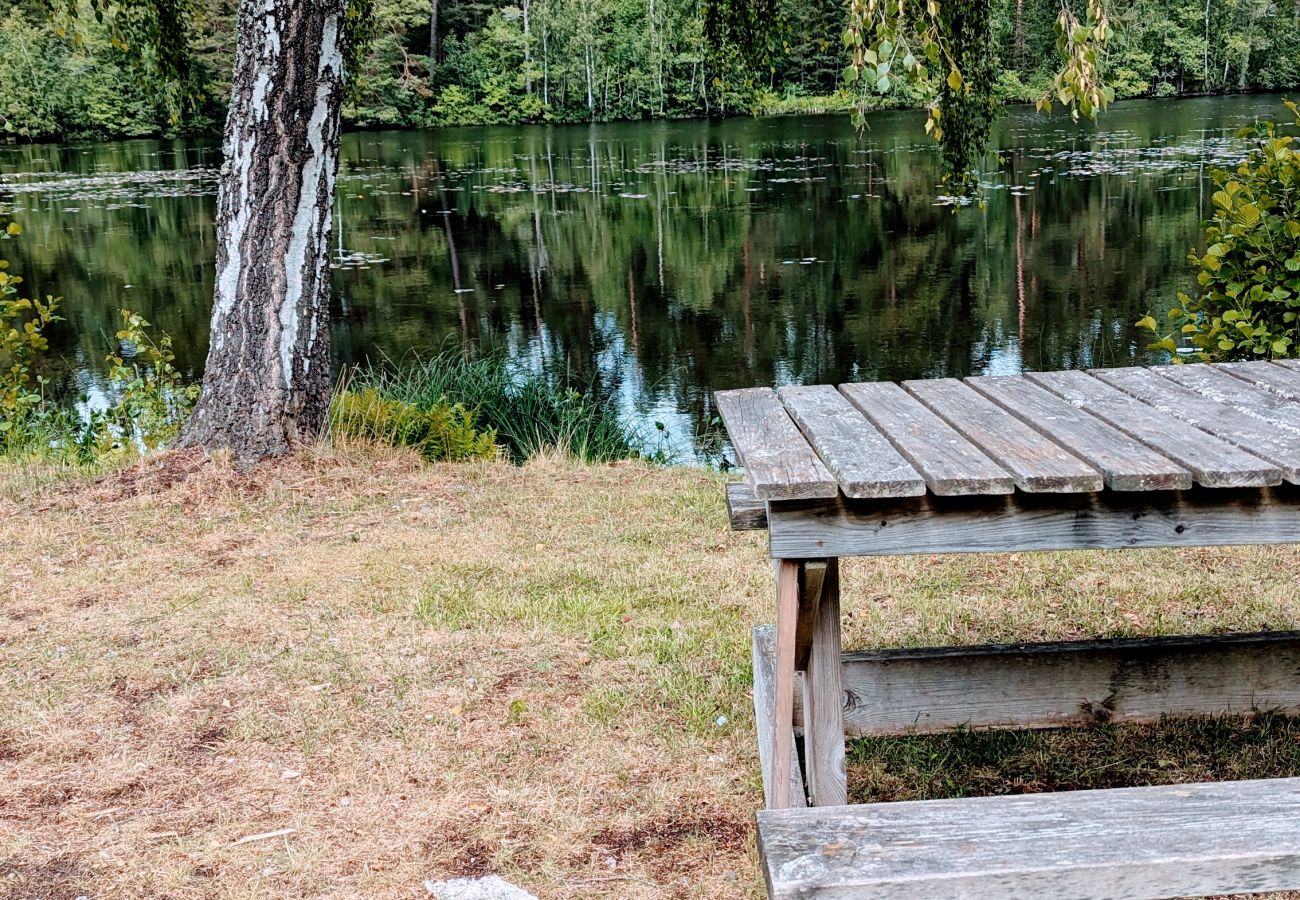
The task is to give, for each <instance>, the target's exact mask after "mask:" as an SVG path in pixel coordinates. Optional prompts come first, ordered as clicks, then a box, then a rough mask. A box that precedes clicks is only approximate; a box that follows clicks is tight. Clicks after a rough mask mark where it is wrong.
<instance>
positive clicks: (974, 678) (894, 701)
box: [794, 631, 1300, 737]
mask: <svg viewBox="0 0 1300 900" xmlns="http://www.w3.org/2000/svg"><path fill="white" fill-rule="evenodd" d="M843 659H844V676H843V690H844V691H845V695H846V699H845V708H844V730H845V733H846V734H848V735H851V736H858V737H860V736H867V735H902V734H929V733H935V732H943V731H950V730H952V729H954V728H959V727H967V728H972V729H981V728H989V729H1010V728H1015V729H1022V728H1062V727H1066V726H1070V725H1089V724H1093V723H1096V722H1135V723H1136V722H1155V721H1158V720H1159V719H1160V718H1161V717H1162V716H1207V715H1249V714H1251V713H1253V712H1256V711H1259V710H1272V711H1277V712H1281V713H1284V714H1287V715H1300V631H1283V632H1271V633H1259V634H1233V635H1214V636H1195V637H1165V638H1123V639H1118V640H1101V641H1070V642H1067V643H1051V644H1005V645H985V646H978V647H941V648H927V649H914V650H877V651H868V652H857V653H845V654H844V655H843ZM804 716H805V714H804V711H803V709H802V708H799V707H796V709H795V717H794V720H795V725H796V727H798V726H799V725H801V724H802V723H803V721H804Z"/></svg>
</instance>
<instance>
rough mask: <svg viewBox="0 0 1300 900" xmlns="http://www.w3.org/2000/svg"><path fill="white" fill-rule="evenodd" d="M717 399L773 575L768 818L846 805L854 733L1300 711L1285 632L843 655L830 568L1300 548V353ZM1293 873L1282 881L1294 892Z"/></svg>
mask: <svg viewBox="0 0 1300 900" xmlns="http://www.w3.org/2000/svg"><path fill="white" fill-rule="evenodd" d="M716 404H717V408H718V411H719V413H720V414H721V416H722V419H723V421H724V423H725V425H726V428H727V431H728V433H729V435H730V438H731V442H732V445H733V447H734V448H735V452H736V455H737V457H738V459H739V461H740V463H741V464H742V465H743V467H744V472H745V476H746V482H745V483H744V484H743V485H742V484H734V485H731V486H729V489H728V499H729V506H730V508H731V513H732V521H733V526H734V527H737V528H766V529H767V531H768V536H769V548H770V553H771V556H772V558H773V559H774V561H775V567H776V581H777V613H776V627H775V631H772V630H771V629H770V628H767V629H765V628H759V629H756V630H755V641H754V647H755V704H756V713H757V722H758V728H759V749H760V758H761V760H762V763H763V769H764V786H765V792H766V797H767V806H768V808H769V810H783V809H785V808H787V807H791V806H803V805H805V804H806V805H810V806H839V805H843V804H846V803H847V785H846V781H845V770H844V739H845V734H846V722H847V724H848V732H849V734H900V733H908V732H914V731H922V732H923V731H937V730H942V729H945V728H951V727H956V726H962V725H965V726H970V727H994V728H1013V727H1053V726H1059V725H1063V724H1070V723H1078V722H1087V721H1097V720H1110V721H1153V720H1155V719H1158V718H1159V717H1160V716H1162V715H1166V714H1175V715H1196V714H1210V713H1250V712H1251V711H1253V710H1256V709H1281V710H1284V711H1288V712H1300V633H1296V632H1286V633H1274V634H1266V635H1244V636H1229V637H1216V638H1209V637H1198V636H1190V637H1183V638H1173V639H1149V640H1130V641H1090V642H1078V643H1070V644H1067V643H1061V644H1043V645H1033V646H1024V645H1019V646H1015V647H992V648H989V647H985V648H932V649H928V650H921V651H916V650H909V651H902V650H899V651H877V652H874V653H871V654H856V655H853V654H850V655H847V656H846V655H845V654H842V652H841V647H840V610H839V604H840V597H839V565H838V561H839V558H840V557H845V556H879V555H893V554H915V553H926V554H929V553H974V552H1009V551H1032V550H1077V549H1106V548H1125V547H1191V546H1207V545H1224V544H1266V543H1291V542H1300V362H1297V361H1278V362H1268V361H1258V362H1241V363H1224V364H1216V365H1206V364H1192V365H1170V366H1156V367H1152V368H1120V369H1104V370H1093V371H1088V372H1083V371H1064V372H1039V373H1027V374H1025V375H1019V376H988V377H977V378H966V379H953V378H940V379H926V380H917V381H904V382H901V383H890V382H877V383H853V384H842V385H838V386H834V385H811V386H787V387H782V388H780V389H778V390H772V389H769V388H749V389H742V390H732V391H723V392H719V393H718V394H716ZM796 686H801V690H798V691H796ZM846 688H847V690H846ZM796 694H798V700H799V701H800V702H799V703H796ZM796 727H802V735H803V754H802V765H800V760H799V759H798V758H797V757H796V756H795V755H794V752H793V746H794V730H795V728H796ZM805 782H806V788H805ZM805 790H806V792H805ZM1080 793H1087V792H1080ZM1216 796H1217V795H1216ZM1297 796H1300V794H1297ZM771 815H772V814H763V815H760V843H762V840H763V835H762V831H763V823H764V821H765V818H764V816H768V818H767V821H768V822H769V823H776V822H778V821H785V820H778V819H774V818H771V817H770V816H771ZM772 828H774V829H775V828H776V825H775V824H773V825H772ZM774 833H775V832H774ZM787 836H788V835H787ZM773 839H774V840H775V838H773ZM1298 852H1300V851H1298ZM1297 860H1300V856H1298V857H1297ZM1284 868H1285V867H1284ZM1292 868H1294V869H1296V870H1297V871H1296V872H1293V873H1291V874H1288V875H1287V876H1285V877H1283V878H1281V880H1282V881H1288V882H1300V865H1297V866H1294V867H1292ZM1151 871H1155V870H1154V869H1151ZM772 877H773V876H772V873H771V872H770V871H769V883H770V884H774V883H776V882H773V881H772ZM778 882H779V879H778ZM1270 883H1272V882H1270ZM1206 884H1212V885H1220V887H1221V886H1222V882H1221V881H1215V882H1212V883H1211V882H1206ZM1289 886H1292V887H1300V883H1297V884H1290V885H1289ZM1207 890H1210V888H1207ZM774 893H779V892H778V891H776V890H775V888H774ZM796 895H797V896H804V894H790V896H796ZM1138 895H1142V896H1165V895H1161V894H1141V893H1140V892H1139V893H1138V894H1132V896H1138ZM1124 896H1130V895H1128V894H1125V895H1124Z"/></svg>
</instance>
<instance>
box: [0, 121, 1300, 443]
mask: <svg viewBox="0 0 1300 900" xmlns="http://www.w3.org/2000/svg"><path fill="white" fill-rule="evenodd" d="M1280 110H1281V102H1280V98H1278V97H1274V96H1266V95H1261V96H1252V97H1228V98H1206V99H1195V100H1181V101H1176V102H1170V101H1133V102H1125V103H1119V104H1116V105H1115V106H1114V107H1112V110H1111V111H1110V112H1108V113H1107V114H1105V115H1104V116H1103V118H1102V120H1101V122H1100V123H1099V124H1098V125H1097V126H1092V125H1087V124H1074V123H1072V122H1070V121H1069V120H1068V118H1062V117H1056V118H1045V117H1042V116H1039V115H1037V114H1036V113H1034V112H1033V111H1032V110H1031V109H1029V108H1019V107H1017V108H1012V109H1010V110H1008V111H1007V114H1006V115H1005V117H1004V118H1003V120H1002V121H1001V123H1000V125H999V126H998V128H997V129H996V133H995V138H994V140H995V145H996V148H997V155H996V159H995V158H994V157H993V156H990V158H989V161H988V164H987V168H988V172H987V174H986V181H987V183H988V184H987V187H988V194H987V204H986V205H985V207H984V208H983V209H980V208H966V209H960V210H956V211H954V210H953V208H952V207H950V206H946V205H943V204H942V203H941V202H937V200H936V197H937V195H938V193H939V191H938V186H937V181H938V177H939V167H938V158H937V154H936V152H935V150H934V148H933V147H932V146H931V145H930V144H929V143H928V141H927V140H926V139H925V138H924V137H923V135H922V124H923V121H924V119H923V116H922V114H921V113H918V112H900V113H886V114H880V115H876V116H874V117H872V119H871V122H870V129H869V130H868V131H866V132H863V133H858V132H857V131H855V129H854V128H853V127H852V125H851V124H850V123H849V122H848V121H847V120H846V119H844V118H839V117H809V118H782V119H759V120H752V119H736V120H730V121H725V122H704V121H685V122H665V123H635V124H612V125H597V126H592V127H582V126H572V127H562V128H550V127H542V126H537V127H512V128H458V129H443V130H434V131H424V132H376V133H364V134H352V135H348V136H346V137H345V139H344V145H343V152H342V164H341V171H340V179H339V192H338V199H337V202H336V219H335V221H336V236H335V239H336V249H335V253H334V260H333V263H334V272H333V284H334V303H333V347H334V359H335V364H336V366H342V365H345V364H348V363H353V362H360V361H365V360H382V359H388V360H401V359H402V358H403V357H405V356H406V355H408V354H411V353H420V352H429V351H433V350H438V349H446V348H449V347H450V348H463V349H464V350H465V352H469V353H477V352H480V351H481V350H482V348H484V347H486V346H489V345H492V346H502V347H505V348H507V350H508V352H509V353H510V354H512V355H513V356H514V357H515V358H517V359H519V360H520V361H521V362H524V363H526V364H528V365H531V366H537V367H540V366H547V367H551V368H553V369H554V370H557V371H563V372H566V373H568V374H569V375H571V376H572V377H574V378H576V379H578V380H580V381H582V382H584V383H589V384H592V385H594V386H596V388H597V389H598V390H600V391H603V392H605V393H607V394H609V395H610V396H613V397H616V398H618V401H619V403H620V404H621V405H622V408H623V410H624V412H625V414H626V416H627V417H628V418H629V420H632V421H635V422H637V423H640V424H642V425H644V426H646V427H649V428H652V427H653V423H655V422H662V423H664V425H665V427H666V433H667V435H668V440H669V441H670V442H671V444H672V445H673V446H674V447H675V448H676V449H678V450H679V451H681V452H683V453H685V454H686V455H689V454H690V453H691V452H693V450H695V449H696V446H697V445H696V442H695V436H696V435H698V434H699V433H700V432H701V430H702V426H703V425H704V424H705V423H707V422H708V421H709V420H710V419H711V418H712V415H713V414H712V408H711V393H712V391H714V390H717V389H722V388H730V387H739V386H750V385H755V384H779V383H788V382H808V383H813V382H827V381H842V380H854V379H858V380H861V379H876V378H916V377H922V376H944V375H956V376H961V375H971V374H983V373H1011V372H1018V371H1021V370H1028V369H1057V368H1074V367H1085V366H1100V365H1125V364H1130V363H1139V362H1150V361H1153V357H1152V356H1151V355H1150V354H1149V353H1148V351H1146V350H1145V344H1146V339H1145V338H1144V336H1143V335H1141V334H1139V333H1137V332H1136V331H1135V329H1134V328H1133V322H1134V321H1136V320H1137V319H1138V318H1140V317H1141V316H1142V315H1143V314H1145V313H1146V312H1148V311H1155V312H1156V313H1157V314H1159V313H1160V312H1162V311H1163V309H1164V308H1165V307H1166V306H1167V305H1168V304H1169V303H1170V301H1171V300H1172V299H1173V298H1174V295H1175V294H1176V292H1177V291H1178V290H1180V289H1185V288H1187V287H1188V286H1189V285H1190V284H1191V283H1192V277H1191V275H1192V273H1191V270H1190V269H1189V268H1188V265H1187V262H1186V259H1185V256H1186V253H1187V251H1188V250H1189V249H1190V248H1191V247H1193V246H1194V245H1196V244H1198V243H1199V242H1200V225H1199V223H1200V221H1201V219H1202V218H1204V216H1205V215H1206V212H1207V209H1208V203H1209V195H1210V193H1211V190H1212V189H1211V186H1210V182H1209V172H1210V169H1211V168H1212V167H1214V166H1216V165H1218V166H1222V165H1226V164H1229V163H1232V162H1234V161H1235V160H1237V159H1239V158H1240V157H1241V154H1242V148H1241V145H1240V144H1239V143H1238V142H1237V141H1235V140H1234V139H1233V137H1232V136H1233V133H1234V132H1235V130H1236V129H1237V128H1238V127H1239V126H1240V125H1242V124H1243V123H1247V122H1249V121H1251V120H1253V119H1254V118H1256V117H1258V116H1275V115H1276V114H1278V112H1279V111H1280ZM219 165H220V159H219V150H218V147H217V145H216V143H215V142H211V141H179V140H177V141H126V142H119V143H109V144H78V145H66V146H52V145H36V146H13V145H10V146H3V147H0V211H4V212H9V213H11V214H12V215H13V216H14V217H15V218H16V219H17V220H18V221H19V222H20V223H21V224H22V225H23V226H24V229H25V231H24V234H23V236H22V237H21V238H20V239H19V240H17V241H12V242H8V243H6V244H5V245H4V246H3V247H2V248H0V249H2V250H3V252H4V255H5V256H7V257H8V258H9V259H10V260H11V262H12V265H13V268H12V270H11V271H14V272H16V273H20V274H21V275H23V277H24V278H25V279H26V282H27V285H26V287H27V293H32V294H41V295H44V294H52V295H55V296H61V297H63V298H64V308H63V314H64V316H65V317H66V319H67V322H65V323H63V324H61V325H60V326H59V327H58V328H57V329H55V330H54V331H52V332H51V337H52V345H53V346H52V352H53V354H54V356H55V358H54V359H52V360H51V361H50V362H49V363H48V364H47V374H50V375H52V376H53V377H55V379H56V381H57V383H58V384H60V385H61V387H62V389H63V390H64V391H67V392H70V393H73V392H75V393H81V392H87V391H89V392H91V393H92V394H93V393H94V389H95V384H96V379H97V377H98V373H99V372H100V371H101V369H102V358H103V356H104V353H105V351H106V349H107V348H108V342H109V336H111V334H112V333H113V331H114V330H115V328H116V322H115V310H116V309H117V308H119V307H123V306H125V307H129V308H131V309H133V310H137V311H139V312H141V313H143V314H144V315H145V316H146V318H148V319H149V320H150V321H152V322H154V323H155V324H156V325H157V326H158V327H159V328H161V329H164V330H166V331H168V332H170V333H171V334H172V335H173V336H174V338H175V341H176V349H177V353H178V356H179V361H180V364H181V366H182V367H183V368H184V369H186V370H187V371H189V372H191V373H193V374H194V376H195V377H198V376H199V375H200V374H201V369H202V365H203V359H204V356H205V354H206V350H207V328H208V315H209V310H210V308H211V296H212V279H213V256H214V253H215V249H214V244H215V236H214V230H213V222H212V219H213V210H214V205H215V197H214V194H215V186H216V175H217V169H218V167H219Z"/></svg>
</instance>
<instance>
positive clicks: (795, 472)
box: [714, 388, 839, 500]
mask: <svg viewBox="0 0 1300 900" xmlns="http://www.w3.org/2000/svg"><path fill="white" fill-rule="evenodd" d="M714 402H715V403H716V404H717V407H718V412H719V413H720V414H721V416H722V421H723V422H724V423H725V424H726V426H727V433H728V434H729V435H730V436H731V443H732V446H734V447H735V448H736V454H737V455H738V456H739V457H740V462H741V464H742V465H744V467H745V475H746V477H747V478H748V479H749V483H750V485H751V486H752V487H753V489H754V498H755V499H757V500H805V499H816V498H819V497H820V498H829V497H835V496H838V495H839V488H838V487H837V486H836V484H835V476H834V475H832V474H831V472H830V470H829V469H827V468H826V466H825V465H823V464H822V461H821V460H820V459H819V458H818V456H817V453H816V452H815V451H814V450H813V448H812V447H810V446H808V442H807V441H806V440H804V436H803V435H802V434H800V432H799V427H798V426H797V425H795V424H794V422H793V421H792V420H791V419H790V416H789V415H788V414H787V413H786V411H785V407H784V406H782V405H781V401H780V400H778V399H777V396H776V392H775V391H773V390H771V389H769V388H743V389H741V390H738V391H719V392H718V393H716V394H714Z"/></svg>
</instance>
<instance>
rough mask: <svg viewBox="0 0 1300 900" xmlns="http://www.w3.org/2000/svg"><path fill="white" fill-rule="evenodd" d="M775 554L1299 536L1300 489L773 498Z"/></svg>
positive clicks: (1204, 543) (1177, 543)
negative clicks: (816, 499)
mask: <svg viewBox="0 0 1300 900" xmlns="http://www.w3.org/2000/svg"><path fill="white" fill-rule="evenodd" d="M768 535H769V540H768V547H769V552H770V553H771V555H772V556H773V557H774V558H781V559H810V558H821V557H827V556H882V555H891V554H899V555H906V554H914V553H1002V552H1013V551H1023V550H1101V549H1107V548H1122V547H1208V546H1216V545H1222V544H1285V543H1300V491H1298V490H1297V489H1296V488H1295V487H1293V486H1291V485H1282V486H1279V487H1277V488H1265V489H1258V490H1255V489H1241V490H1232V489H1227V488H1215V489H1208V488H1193V489H1192V490H1190V491H1101V492H1099V493H1094V494H1053V495H1043V494H1023V493H1017V494H1015V495H1013V496H1009V497H999V496H989V497H935V496H926V497H916V498H910V499H899V500H888V501H882V500H870V501H868V500H845V499H843V498H841V499H839V500H832V501H822V502H818V503H813V502H808V501H795V502H789V503H779V504H778V503H773V504H772V505H771V506H770V507H769V509H768Z"/></svg>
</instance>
